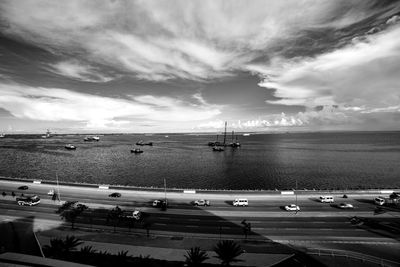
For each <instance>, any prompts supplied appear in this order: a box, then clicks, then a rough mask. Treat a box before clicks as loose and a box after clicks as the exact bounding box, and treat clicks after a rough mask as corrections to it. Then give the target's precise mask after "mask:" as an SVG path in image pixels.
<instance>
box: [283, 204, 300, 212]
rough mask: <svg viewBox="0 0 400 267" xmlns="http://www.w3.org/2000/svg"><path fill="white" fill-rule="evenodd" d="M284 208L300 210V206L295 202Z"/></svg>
mask: <svg viewBox="0 0 400 267" xmlns="http://www.w3.org/2000/svg"><path fill="white" fill-rule="evenodd" d="M285 210H287V211H300V207H299V206H297V205H295V204H290V205H287V206H285Z"/></svg>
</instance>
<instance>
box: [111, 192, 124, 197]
mask: <svg viewBox="0 0 400 267" xmlns="http://www.w3.org/2000/svg"><path fill="white" fill-rule="evenodd" d="M108 196H109V197H121V193H118V192H114V193H111V194H109V195H108Z"/></svg>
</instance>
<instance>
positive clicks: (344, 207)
mask: <svg viewBox="0 0 400 267" xmlns="http://www.w3.org/2000/svg"><path fill="white" fill-rule="evenodd" d="M338 207H339V208H341V209H353V208H354V207H353V205H351V204H349V203H340V204H339V205H338Z"/></svg>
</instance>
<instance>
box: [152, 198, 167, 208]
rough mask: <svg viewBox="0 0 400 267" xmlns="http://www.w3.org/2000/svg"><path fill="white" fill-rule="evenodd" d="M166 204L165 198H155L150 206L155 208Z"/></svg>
mask: <svg viewBox="0 0 400 267" xmlns="http://www.w3.org/2000/svg"><path fill="white" fill-rule="evenodd" d="M167 204H168V202H167V200H161V199H156V200H154V201H153V204H152V206H153V207H155V208H161V207H163V206H166V205H167Z"/></svg>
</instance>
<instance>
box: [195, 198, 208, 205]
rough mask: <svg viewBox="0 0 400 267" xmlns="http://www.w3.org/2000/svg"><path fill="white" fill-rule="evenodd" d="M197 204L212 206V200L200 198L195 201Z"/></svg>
mask: <svg viewBox="0 0 400 267" xmlns="http://www.w3.org/2000/svg"><path fill="white" fill-rule="evenodd" d="M194 205H195V206H210V201H209V200H206V199H199V200H196V201H195V202H194Z"/></svg>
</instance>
